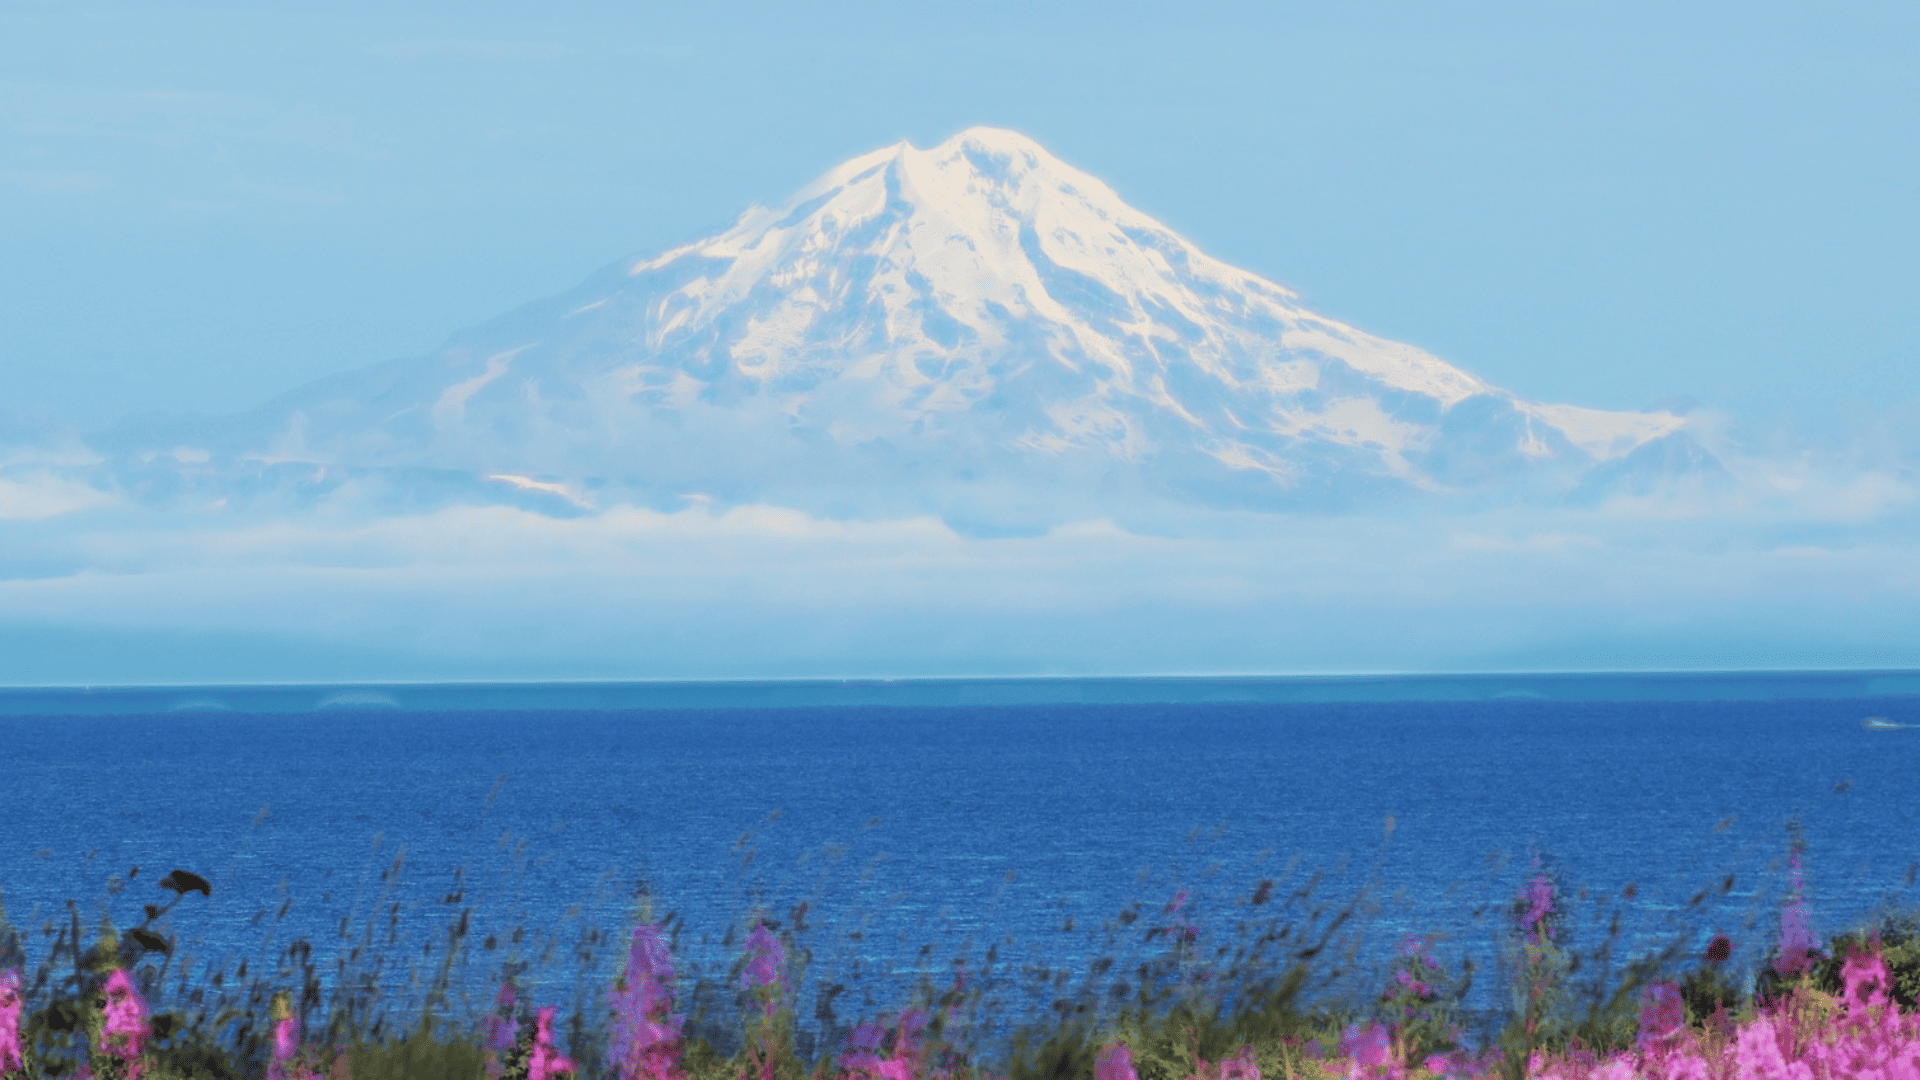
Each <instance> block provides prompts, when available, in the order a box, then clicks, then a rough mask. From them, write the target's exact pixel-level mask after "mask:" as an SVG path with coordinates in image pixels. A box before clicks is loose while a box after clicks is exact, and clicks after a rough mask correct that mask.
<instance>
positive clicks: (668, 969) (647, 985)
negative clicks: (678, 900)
mask: <svg viewBox="0 0 1920 1080" xmlns="http://www.w3.org/2000/svg"><path fill="white" fill-rule="evenodd" d="M672 986H673V957H672V955H671V954H670V952H669V951H668V949H667V943H666V942H665V941H663V940H661V937H660V928H659V927H657V926H650V925H649V926H641V927H637V928H636V929H635V930H634V931H633V944H632V946H631V947H630V948H629V949H628V951H627V973H626V977H625V978H624V979H623V980H621V983H620V985H619V986H617V987H615V988H614V991H613V993H612V994H611V995H609V996H610V997H611V999H612V1002H613V1012H614V1020H613V1027H614V1056H613V1060H614V1067H615V1069H616V1070H617V1075H618V1077H619V1080H680V1078H681V1077H682V1076H683V1074H682V1073H681V1070H680V1049H681V1037H680V1028H681V1025H682V1023H684V1022H685V1020H686V1018H685V1017H684V1016H675V1015H672V1010H673V990H672Z"/></svg>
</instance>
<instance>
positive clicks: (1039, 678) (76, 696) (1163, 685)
mask: <svg viewBox="0 0 1920 1080" xmlns="http://www.w3.org/2000/svg"><path fill="white" fill-rule="evenodd" d="M1904 697H1920V671H1915V670H1884V669H1863V670H1811V671H1609V672H1597V671H1588V672H1473V673H1463V674H1360V675H1328V674H1316V675H1148V676H1052V675H1035V676H979V677H968V676H931V677H909V678H884V677H855V678H843V679H836V678H789V679H686V680H668V679H661V680H630V681H611V680H609V681H554V682H366V683H305V684H285V683H257V684H231V685H179V686H16V687H0V716H85V715H114V714H142V715H151V714H156V713H173V712H180V713H186V712H202V711H210V712H221V711H231V712H237V713H309V712H331V711H336V710H351V711H360V710H396V711H401V712H440V711H474V710H496V709H498V710H612V711H626V710H646V709H766V708H819V707H827V708H835V707H838V708H847V707H865V706H901V707H913V708H939V707H993V706H1034V705H1078V704H1084V705H1194V704H1212V703H1219V704H1229V703H1239V704H1295V703H1322V704H1324V703H1339V702H1354V703H1361V702H1371V703H1381V702H1389V703H1390V702H1419V701H1426V702H1434V701H1484V702H1488V703H1499V702H1526V701H1556V702H1572V701H1779V700H1793V699H1826V700H1847V699H1862V700H1865V699H1880V698H1904ZM1882 711H1885V710H1882ZM1872 719H1875V720H1878V721H1880V723H1879V724H1874V725H1871V726H1874V727H1876V728H1881V727H1885V728H1893V727H1904V726H1907V723H1908V722H1909V721H1911V720H1920V715H1916V716H1908V715H1905V714H1902V715H1894V716H1874V717H1872ZM1863 722H1864V721H1863Z"/></svg>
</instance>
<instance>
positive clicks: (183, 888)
mask: <svg viewBox="0 0 1920 1080" xmlns="http://www.w3.org/2000/svg"><path fill="white" fill-rule="evenodd" d="M160 887H161V888H163V889H172V890H173V891H174V892H177V893H179V894H180V895H181V896H185V895H187V894H188V893H190V892H197V893H199V894H200V895H201V896H212V895H213V886H211V885H209V884H207V879H206V878H203V877H201V876H200V875H199V874H195V873H191V872H189V871H186V870H175V871H174V872H173V873H171V874H168V875H167V876H166V877H163V878H161V879H160Z"/></svg>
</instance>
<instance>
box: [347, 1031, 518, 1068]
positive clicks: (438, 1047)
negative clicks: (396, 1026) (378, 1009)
mask: <svg viewBox="0 0 1920 1080" xmlns="http://www.w3.org/2000/svg"><path fill="white" fill-rule="evenodd" d="M346 1056H347V1061H346V1065H347V1073H348V1075H349V1076H351V1077H352V1080H485V1077H486V1075H487V1054H486V1051H485V1050H483V1049H481V1047H480V1044H479V1040H477V1039H471V1038H466V1037H464V1036H459V1035H451V1034H449V1035H440V1034H436V1033H435V1032H433V1031H431V1030H429V1028H428V1026H427V1025H422V1026H421V1027H420V1028H418V1029H416V1030H414V1031H412V1032H410V1033H409V1034H408V1035H407V1036H406V1037H405V1038H403V1039H399V1040H390V1041H383V1042H378V1043H372V1044H366V1043H361V1044H356V1045H353V1046H349V1047H348V1048H347V1055H346Z"/></svg>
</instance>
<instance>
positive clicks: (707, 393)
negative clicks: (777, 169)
mask: <svg viewBox="0 0 1920 1080" xmlns="http://www.w3.org/2000/svg"><path fill="white" fill-rule="evenodd" d="M1684 426H1685V421H1684V420H1683V419H1682V418H1681V417H1678V416H1674V415H1671V414H1667V413H1622V412H1602V411H1597V410H1590V409H1581V408H1577V407H1574V406H1568V405H1542V404H1537V403H1533V402H1528V401H1524V400H1522V399H1520V398H1518V397H1516V396H1514V395H1512V394H1510V393H1507V392H1505V391H1503V390H1500V389H1498V388H1496V387H1493V386H1490V385H1488V384H1487V383H1485V382H1483V381H1482V380H1480V379H1478V378H1476V377H1474V376H1472V375H1470V374H1468V373H1466V372H1464V371H1461V370H1459V369H1457V368H1455V367H1452V366H1450V365H1448V364H1447V363H1445V362H1443V361H1441V360H1439V359H1438V358H1436V357H1434V356H1431V355H1429V354H1427V353H1425V352H1422V351H1421V350H1419V349H1416V348H1413V347H1411V346H1408V345H1403V344H1398V343H1395V342H1390V341H1385V340H1382V339H1380V338H1376V337H1373V336H1371V335H1368V334H1366V333H1363V332H1361V331H1359V330H1356V329H1354V328H1352V327H1349V326H1346V325H1344V324H1341V323H1338V322H1335V321H1333V320H1330V319H1326V318H1322V317H1320V316H1317V315H1315V314H1313V313H1312V312H1309V311H1307V310H1306V309H1304V308H1302V307H1301V306H1300V305H1299V303H1298V300H1297V297H1296V296H1295V295H1294V294H1293V293H1292V292H1290V291H1288V290H1287V289H1285V288H1282V287H1281V286H1278V285H1275V284H1273V283H1271V282H1268V281H1266V280H1264V279H1262V278H1259V277H1257V276H1255V275H1253V274H1249V273H1246V272H1244V271H1241V270H1237V269H1234V268H1233V267H1230V266H1227V265H1225V264H1223V263H1220V262H1218V261H1217V260H1214V259H1211V258H1209V257H1207V256H1206V255H1205V254H1203V253H1202V252H1200V251H1199V250H1198V249H1197V248H1195V247H1194V246H1193V245H1192V244H1190V243H1188V242H1187V241H1186V240H1184V239H1182V238H1181V237H1179V236H1178V235H1176V234H1174V233H1173V232H1172V231H1170V230H1169V229H1167V228H1166V227H1165V226H1163V225H1161V224H1160V223H1158V222H1156V221H1154V220H1153V219H1151V218H1149V217H1147V216H1146V215H1144V214H1141V213H1139V212H1138V211H1136V210H1133V209H1132V208H1130V207H1128V206H1127V205H1126V204H1125V203H1124V202H1122V201H1121V200H1120V199H1119V198H1118V197H1117V196H1116V195H1115V194H1114V193H1113V192H1112V191H1111V190H1110V189H1109V188H1108V187H1107V186H1106V185H1105V184H1103V183H1101V182H1100V181H1099V180H1097V179H1095V178H1093V177H1091V176H1088V175H1086V174H1085V173H1082V172H1079V171H1077V170H1075V169H1072V168H1071V167H1069V166H1067V165H1065V164H1063V163H1061V162H1060V161H1058V160H1056V159H1055V158H1053V157H1051V156H1050V155H1048V154H1047V153H1046V151H1045V150H1043V149H1041V148H1040V147H1039V146H1038V145H1037V144H1036V143H1034V142H1033V141H1032V140H1030V139H1027V138H1025V137H1024V136H1021V135H1017V134H1014V133H1012V132H1006V131H998V130H994V129H988V128H975V129H972V130H969V131H965V132H962V133H961V134H959V135H957V136H955V137H953V138H951V139H949V140H947V141H946V142H944V143H942V144H940V145H939V146H936V147H934V148H932V149H930V150H919V149H915V148H914V147H912V146H909V145H907V144H905V143H901V144H899V145H897V146H893V147H889V148H887V149H884V150H879V151H875V152H873V153H870V154H867V155H864V156H862V157H858V158H855V159H853V160H852V161H849V162H847V163H845V164H843V165H841V166H839V167H838V168H836V169H834V170H832V171H831V172H829V173H827V174H826V175H825V176H823V177H821V178H820V179H819V180H817V181H815V182H814V183H812V184H810V185H808V186H807V187H806V188H804V189H802V190H801V191H800V192H798V193H796V194H795V195H794V196H793V197H792V198H790V199H789V200H787V201H786V202H785V203H783V204H781V205H779V206H777V207H771V208H768V207H753V208H751V209H749V210H748V211H747V212H746V213H744V214H743V215H742V216H741V217H740V219H739V220H738V221H737V222H736V223H735V224H734V225H733V226H732V227H731V228H729V229H727V230H726V231H724V232H722V233H719V234H718V235H715V236H711V237H708V238H705V239H702V240H699V241H696V242H694V243H691V244H687V245H684V246H682V247H679V248H675V249H673V250H671V251H667V252H664V253H662V254H659V255H656V256H653V257H649V258H644V259H635V260H632V261H628V262H623V263H622V264H620V265H617V266H615V267H611V268H609V269H608V270H606V271H603V272H602V273H600V274H598V275H596V276H595V277H594V278H592V279H591V280H589V281H588V282H586V283H585V284H583V285H582V286H580V287H579V288H576V289H574V290H572V291H571V292H569V293H566V294H564V295H562V296H560V297H555V298H553V299H550V300H547V301H543V302H540V303H536V304H532V305H529V306H528V307H525V308H523V309H521V310H519V311H517V312H514V313H512V314H510V315H507V316H505V317H503V318H500V319H497V320H495V321H493V322H490V323H488V324H486V325H484V326H481V327H479V328H476V329H474V330H472V331H468V332H465V333H462V334H458V335H456V336H455V337H454V338H453V339H451V340H450V341H449V343H448V344H447V345H446V346H445V347H444V348H443V349H441V350H440V351H439V352H438V353H436V354H433V355H430V356H427V357H422V358H418V359H412V360H406V361H397V362H393V363H389V364H384V365H380V366H377V367H374V368H369V369H365V370H363V371H359V372H353V373H349V374H346V375H343V376H339V377H336V378H333V379H329V380H325V381H323V382H320V383H315V384H313V385H310V386H307V387H303V388H301V389H299V390H296V391H294V392H292V393H290V394H288V395H286V396H284V397H282V398H280V399H277V400H276V401H274V402H270V403H269V404H267V405H266V406H263V407H262V408H261V409H259V410H256V411H254V412H253V413H250V414H247V415H246V416H244V417H237V418H232V419H230V420H229V421H226V422H223V423H222V424H220V425H218V426H217V429H206V428H202V429H194V430H182V429H177V428H165V427H164V426H162V427H160V428H151V427H150V428H148V429H145V430H141V429H136V428H125V429H122V430H121V431H119V432H117V433H114V435H113V436H112V437H110V438H109V439H108V440H106V442H108V443H113V444H116V445H117V446H118V447H119V448H120V449H122V450H125V451H129V452H131V451H141V452H144V453H145V454H146V455H147V461H148V464H149V465H151V462H152V460H153V457H152V455H153V454H154V453H155V452H156V451H165V450H169V449H178V448H179V447H177V446H175V447H169V446H168V444H169V443H173V442H176V441H179V440H184V442H181V445H186V444H187V443H193V444H194V445H192V446H189V447H187V449H188V452H189V456H197V455H198V453H200V452H202V451H204V453H206V454H207V456H208V460H207V462H206V463H204V464H205V465H206V466H207V468H208V469H211V470H212V471H213V472H218V471H219V469H220V468H222V467H225V468H230V469H247V468H251V469H253V470H255V471H256V472H258V471H260V470H266V469H270V468H275V467H277V466H283V465H287V464H290V463H292V464H298V465H299V466H300V468H296V469H293V470H292V471H290V472H289V471H288V470H286V469H284V468H283V469H280V470H279V471H280V473H281V474H284V476H318V477H320V479H315V480H310V481H302V482H303V483H309V484H319V485H322V486H324V485H325V483H326V481H325V479H324V477H325V474H326V470H327V469H332V470H334V472H333V475H334V476H335V478H336V482H337V480H338V478H339V477H342V476H349V475H357V474H365V473H366V472H368V471H369V470H372V471H378V472H382V473H383V475H388V476H389V478H390V479H391V474H392V470H395V469H409V470H413V471H414V472H415V473H420V474H422V475H425V474H428V473H430V474H432V475H440V474H441V473H444V474H447V475H457V476H462V477H476V476H477V477H481V478H485V477H505V478H506V479H503V480H495V481H488V482H487V483H488V484H491V486H490V487H485V485H483V487H484V488H485V490H489V491H498V492H501V493H503V494H508V493H511V494H513V495H514V497H516V498H520V497H529V496H527V493H528V492H545V493H546V494H548V495H553V496H555V497H560V496H565V497H566V498H567V499H571V500H573V503H574V505H583V504H585V503H588V502H590V501H591V500H592V499H594V498H599V499H602V500H605V499H623V498H634V499H640V500H643V501H650V502H661V501H671V500H673V499H677V498H679V497H681V496H684V495H687V494H690V493H695V492H698V493H704V494H707V495H710V496H712V497H716V498H721V499H726V500H732V501H748V500H751V501H768V502H777V503H784V504H787V505H797V506H803V507H807V508H813V509H821V510H825V511H829V512H833V513H839V514H854V515H860V514H872V513H893V512H900V511H903V510H922V511H927V510H930V511H934V512H942V513H948V514H949V515H950V516H953V515H958V516H962V517H964V516H966V515H967V514H969V513H972V512H974V511H980V512H987V511H989V510H990V509H991V508H994V507H999V508H1001V509H1002V510H1006V511H1007V512H1010V513H1013V514H1014V516H1022V515H1023V514H1025V512H1023V511H1018V510H1014V509H1010V508H1014V507H1017V506H1029V507H1037V508H1039V511H1040V512H1041V515H1042V516H1043V517H1044V516H1047V515H1048V514H1057V513H1064V512H1067V507H1068V506H1069V505H1070V504H1071V505H1074V506H1075V507H1076V512H1077V508H1078V504H1080V503H1085V504H1086V505H1088V506H1095V507H1097V505H1098V504H1101V503H1107V502H1113V501H1116V500H1119V501H1124V500H1129V499H1137V498H1143V497H1151V498H1155V499H1171V500H1174V501H1180V502H1193V503H1199V504H1203V505H1221V504H1225V505H1234V506H1251V507H1256V508H1272V509H1281V508H1331V507H1341V506H1351V505H1355V504H1358V503H1367V502H1374V501H1377V500H1380V499H1383V498H1393V497H1399V496H1405V495H1417V496H1421V497H1430V498H1444V497H1447V496H1450V495H1459V496H1469V497H1475V498H1490V497H1491V498H1504V497H1511V496H1513V495H1515V494H1525V495H1533V496H1538V495H1542V494H1545V495H1549V496H1551V495H1553V494H1555V493H1564V492H1567V491H1571V490H1574V489H1575V488H1576V487H1579V486H1580V485H1581V484H1582V483H1583V482H1587V487H1588V488H1591V486H1592V483H1591V482H1589V481H1590V480H1591V478H1592V476H1593V474H1594V471H1595V469H1596V467H1599V466H1603V465H1605V464H1606V463H1609V462H1615V461H1618V460H1620V459H1623V458H1625V457H1626V456H1627V455H1629V454H1631V453H1632V452H1633V451H1634V450H1636V448H1639V447H1642V446H1644V445H1647V444H1649V443H1651V442H1654V441H1655V440H1661V439H1669V440H1671V439H1680V440H1683V441H1684V440H1686V439H1687V436H1686V435H1685V433H1684V431H1683V430H1682V429H1683V428H1684ZM175 459H176V460H178V455H176V456H175ZM1662 460H1672V461H1676V462H1686V461H1692V460H1694V458H1693V457H1692V456H1690V455H1688V454H1668V455H1666V456H1665V457H1664V458H1662ZM1708 460H1711V459H1708ZM309 465H310V466H312V467H313V468H311V469H308V468H306V466H309ZM303 470H304V471H303ZM316 470H318V471H317V472H316ZM423 470H424V471H425V472H424V473H423V472H422V471H423ZM1616 471H1617V470H1616ZM209 475H211V473H209ZM1634 476H1635V477H1636V481H1635V482H1636V483H1644V482H1645V476H1644V470H1638V471H1636V472H1635V473H1634ZM288 482H291V481H288ZM463 483H464V481H463ZM268 486H269V487H273V486H274V485H271V484H270V485H268ZM281 486H284V485H281ZM1583 490H1585V489H1583ZM594 492H599V493H600V494H598V495H595V494H593V493H594ZM968 507H972V508H973V510H968V509H967V508H968ZM1025 516H1031V515H1030V514H1025Z"/></svg>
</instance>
